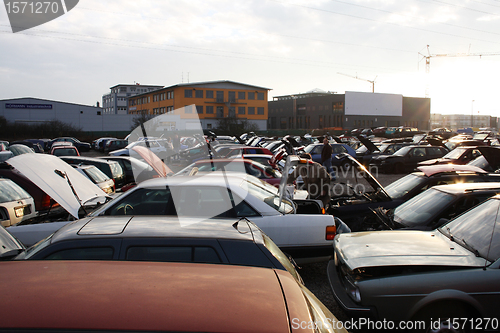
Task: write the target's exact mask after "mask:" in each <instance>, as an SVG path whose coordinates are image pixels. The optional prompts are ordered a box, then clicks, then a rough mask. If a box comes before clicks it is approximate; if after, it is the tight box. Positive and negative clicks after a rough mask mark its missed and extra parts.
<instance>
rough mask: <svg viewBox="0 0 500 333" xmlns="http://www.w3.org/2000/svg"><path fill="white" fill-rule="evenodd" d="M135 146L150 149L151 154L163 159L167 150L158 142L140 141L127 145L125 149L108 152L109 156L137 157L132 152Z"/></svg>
mask: <svg viewBox="0 0 500 333" xmlns="http://www.w3.org/2000/svg"><path fill="white" fill-rule="evenodd" d="M135 146H140V147H145V148H148V149H150V150H151V151H152V152H153V153H155V154H156V155H159V156H161V157H165V156H164V155H166V153H167V148H165V147H164V146H163V145H161V144H160V143H159V142H158V140H151V139H148V140H140V141H134V142H132V143H129V144H128V145H127V146H126V147H125V148H123V149H118V150H114V151H111V152H109V155H112V156H132V157H137V155H136V154H135V152H134V151H133V150H132V148H133V147H135Z"/></svg>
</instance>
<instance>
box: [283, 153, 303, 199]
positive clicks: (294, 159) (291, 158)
mask: <svg viewBox="0 0 500 333" xmlns="http://www.w3.org/2000/svg"><path fill="white" fill-rule="evenodd" d="M299 161H300V158H299V157H298V156H297V155H288V156H287V157H286V163H285V168H284V169H283V172H282V173H281V174H282V175H283V176H282V177H281V181H280V186H279V196H280V199H279V205H281V201H282V200H283V196H284V194H285V187H286V183H287V180H288V175H289V174H290V169H291V168H292V167H294V166H295V165H297V164H299Z"/></svg>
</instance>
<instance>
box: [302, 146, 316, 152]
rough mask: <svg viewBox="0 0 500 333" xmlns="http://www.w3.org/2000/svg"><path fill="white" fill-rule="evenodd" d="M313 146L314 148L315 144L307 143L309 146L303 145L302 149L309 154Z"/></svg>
mask: <svg viewBox="0 0 500 333" xmlns="http://www.w3.org/2000/svg"><path fill="white" fill-rule="evenodd" d="M314 148H316V145H309V146H307V147H305V148H304V151H305V152H306V153H308V154H310V153H311V151H312V150H313V149H314Z"/></svg>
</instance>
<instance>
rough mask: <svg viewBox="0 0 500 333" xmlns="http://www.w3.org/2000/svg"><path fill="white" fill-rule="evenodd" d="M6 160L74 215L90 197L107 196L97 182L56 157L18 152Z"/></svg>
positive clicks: (76, 215)
mask: <svg viewBox="0 0 500 333" xmlns="http://www.w3.org/2000/svg"><path fill="white" fill-rule="evenodd" d="M7 163H8V164H10V165H12V166H13V167H14V168H16V169H17V170H19V171H20V172H21V173H22V174H23V175H24V176H26V177H27V178H28V179H29V180H31V181H32V182H33V183H34V184H35V185H36V186H38V187H39V188H40V189H42V191H44V192H45V193H47V194H48V195H49V196H50V197H51V198H52V199H54V200H55V201H56V202H57V203H58V204H60V205H61V206H62V207H63V208H64V209H66V210H67V211H68V213H70V214H71V215H73V216H74V217H75V218H78V210H79V209H80V207H81V204H83V205H85V203H87V202H89V201H91V200H92V199H98V198H103V199H104V198H105V197H107V195H106V193H104V192H103V191H102V190H101V189H100V188H99V187H98V186H97V185H95V184H94V183H92V182H91V181H90V180H89V179H88V178H87V177H85V176H84V175H82V174H81V173H79V172H78V171H76V170H75V169H74V168H73V167H72V166H71V165H69V164H68V163H66V162H64V161H63V160H61V159H60V158H59V157H57V156H54V155H48V154H22V155H19V156H15V157H12V158H10V159H9V160H8V161H7ZM64 173H65V174H66V177H67V178H68V179H69V181H70V182H71V185H72V186H73V189H74V190H75V193H76V195H77V196H78V198H79V199H80V202H81V204H80V202H79V201H78V199H77V198H76V197H75V194H74V193H73V190H72V189H71V186H70V185H69V183H68V180H67V179H66V178H65V177H62V176H60V175H59V174H64Z"/></svg>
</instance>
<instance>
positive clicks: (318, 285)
mask: <svg viewBox="0 0 500 333" xmlns="http://www.w3.org/2000/svg"><path fill="white" fill-rule="evenodd" d="M82 155H83V156H93V157H95V156H105V155H106V154H103V153H100V152H96V151H93V150H92V151H90V152H86V153H83V154H82ZM173 169H178V167H173ZM174 171H175V170H174ZM372 172H373V174H374V176H375V177H376V178H377V180H378V181H379V182H380V183H381V184H382V186H386V185H388V184H390V183H392V182H393V181H395V180H397V179H399V178H401V177H402V176H404V175H397V174H379V173H377V172H376V170H372ZM336 183H347V184H350V185H352V186H354V185H356V184H360V185H358V187H357V189H360V190H363V189H366V190H368V191H370V190H371V187H370V185H369V184H368V183H367V182H366V181H365V180H364V179H363V178H361V177H360V176H359V175H355V174H354V173H353V170H351V171H349V172H342V171H338V172H337V180H336ZM341 187H342V188H345V187H344V186H340V185H339V187H338V188H339V189H340V188H341ZM327 265H328V262H320V263H314V264H304V265H301V268H300V269H299V274H300V275H301V276H302V279H303V280H304V282H305V284H306V287H307V288H309V290H311V291H312V292H313V293H314V294H315V295H316V297H318V298H319V299H320V300H321V301H322V302H323V304H325V305H326V306H327V307H328V309H330V311H331V312H332V313H333V314H334V315H335V316H336V317H337V319H338V320H340V321H347V320H349V318H350V317H349V316H348V315H347V314H346V313H345V312H344V311H343V310H342V309H341V308H340V306H339V305H338V304H337V301H335V299H334V297H333V294H332V291H331V289H330V283H329V282H328V278H327V275H326V268H327Z"/></svg>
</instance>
